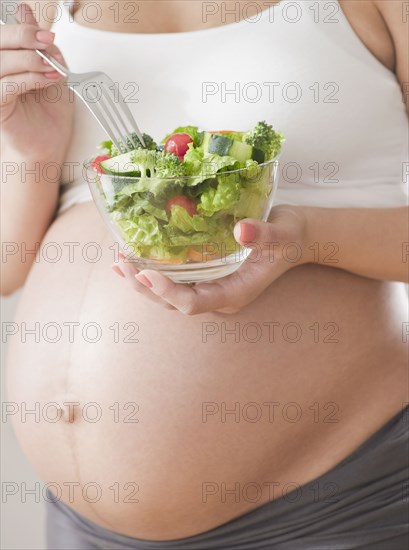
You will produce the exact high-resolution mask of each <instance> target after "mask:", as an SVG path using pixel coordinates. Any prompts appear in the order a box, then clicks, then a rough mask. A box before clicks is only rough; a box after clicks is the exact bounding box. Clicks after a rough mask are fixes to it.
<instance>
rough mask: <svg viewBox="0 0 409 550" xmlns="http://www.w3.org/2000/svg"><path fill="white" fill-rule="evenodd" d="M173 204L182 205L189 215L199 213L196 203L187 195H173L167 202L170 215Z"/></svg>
mask: <svg viewBox="0 0 409 550" xmlns="http://www.w3.org/2000/svg"><path fill="white" fill-rule="evenodd" d="M172 206H181V207H182V208H184V209H185V210H186V212H187V213H188V214H189V216H193V215H194V214H196V213H197V207H196V203H195V201H194V200H193V199H191V198H189V197H186V196H185V195H176V196H175V197H171V198H170V199H169V200H168V202H167V204H166V212H167V213H168V215H171V213H172Z"/></svg>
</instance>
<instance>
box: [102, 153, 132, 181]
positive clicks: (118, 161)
mask: <svg viewBox="0 0 409 550" xmlns="http://www.w3.org/2000/svg"><path fill="white" fill-rule="evenodd" d="M132 154H133V151H131V152H129V153H124V154H123V155H118V156H117V157H113V158H112V159H107V160H104V161H102V162H101V167H102V168H103V170H105V172H106V173H107V174H113V175H117V176H140V175H141V172H140V171H139V170H138V166H137V165H135V164H134V163H133V162H132V160H131V156H132Z"/></svg>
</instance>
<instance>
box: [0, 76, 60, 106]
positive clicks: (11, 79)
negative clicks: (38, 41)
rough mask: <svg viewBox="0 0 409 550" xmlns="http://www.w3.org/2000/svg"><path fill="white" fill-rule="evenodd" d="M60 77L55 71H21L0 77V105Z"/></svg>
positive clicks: (43, 86)
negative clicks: (42, 72) (41, 72)
mask: <svg viewBox="0 0 409 550" xmlns="http://www.w3.org/2000/svg"><path fill="white" fill-rule="evenodd" d="M59 79H62V76H61V75H60V74H59V73H57V72H56V71H53V72H50V73H44V74H40V73H21V74H15V75H11V76H5V77H4V78H0V90H1V98H0V103H1V105H3V106H4V105H6V104H7V103H9V102H10V101H14V100H15V99H16V96H18V95H20V94H25V93H26V92H30V91H33V90H38V89H41V88H45V87H46V86H49V85H50V84H52V83H53V82H56V81H57V80H59Z"/></svg>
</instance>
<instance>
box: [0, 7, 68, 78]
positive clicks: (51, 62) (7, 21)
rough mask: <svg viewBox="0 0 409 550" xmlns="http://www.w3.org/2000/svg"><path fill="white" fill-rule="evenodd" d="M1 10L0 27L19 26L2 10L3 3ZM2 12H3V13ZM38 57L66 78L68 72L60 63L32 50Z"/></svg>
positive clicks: (14, 19)
mask: <svg viewBox="0 0 409 550" xmlns="http://www.w3.org/2000/svg"><path fill="white" fill-rule="evenodd" d="M0 7H1V8H2V12H1V13H0V24H1V25H19V22H18V21H17V19H16V18H15V17H14V16H13V15H12V14H11V13H7V14H6V10H5V9H4V6H3V3H2V5H1V6H0ZM3 10H4V11H3ZM34 51H35V52H36V53H37V54H38V55H39V56H40V57H42V58H43V59H44V60H45V61H47V63H48V64H49V65H51V67H53V69H55V70H56V71H57V72H58V73H60V74H61V75H62V76H65V77H66V76H68V70H67V68H66V67H64V65H61V63H58V61H56V60H55V59H54V58H53V57H52V56H51V55H50V54H48V53H47V52H45V51H43V50H34Z"/></svg>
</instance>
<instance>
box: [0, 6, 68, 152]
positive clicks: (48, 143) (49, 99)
mask: <svg viewBox="0 0 409 550" xmlns="http://www.w3.org/2000/svg"><path fill="white" fill-rule="evenodd" d="M17 19H18V20H19V21H20V24H16V25H4V26H3V27H2V32H1V39H0V83H1V95H0V124H1V141H2V143H3V144H4V148H5V149H6V151H7V152H10V151H11V154H12V156H13V157H14V158H22V159H25V160H35V161H46V160H50V161H55V160H57V159H60V160H62V159H63V156H64V153H65V150H66V147H67V146H68V142H69V139H70V136H71V130H72V118H73V98H72V94H71V92H70V90H69V89H68V87H67V86H66V84H65V79H64V78H63V77H62V76H61V75H60V74H59V73H58V72H56V71H55V70H54V69H53V68H52V67H51V66H50V65H48V64H46V62H45V61H43V59H42V58H41V57H40V56H39V55H38V54H37V53H36V52H35V51H34V50H35V49H40V50H46V51H47V52H48V53H49V54H51V55H52V56H53V57H55V58H56V60H57V61H59V62H60V63H63V64H64V59H63V57H62V55H61V52H60V51H59V49H58V48H57V47H56V46H54V44H53V42H54V33H52V32H50V31H47V30H43V29H41V28H40V27H39V26H38V23H37V21H36V19H35V17H34V14H33V12H32V10H31V8H30V7H29V6H28V5H27V4H20V6H19V11H18V13H17ZM3 152H4V151H3Z"/></svg>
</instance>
